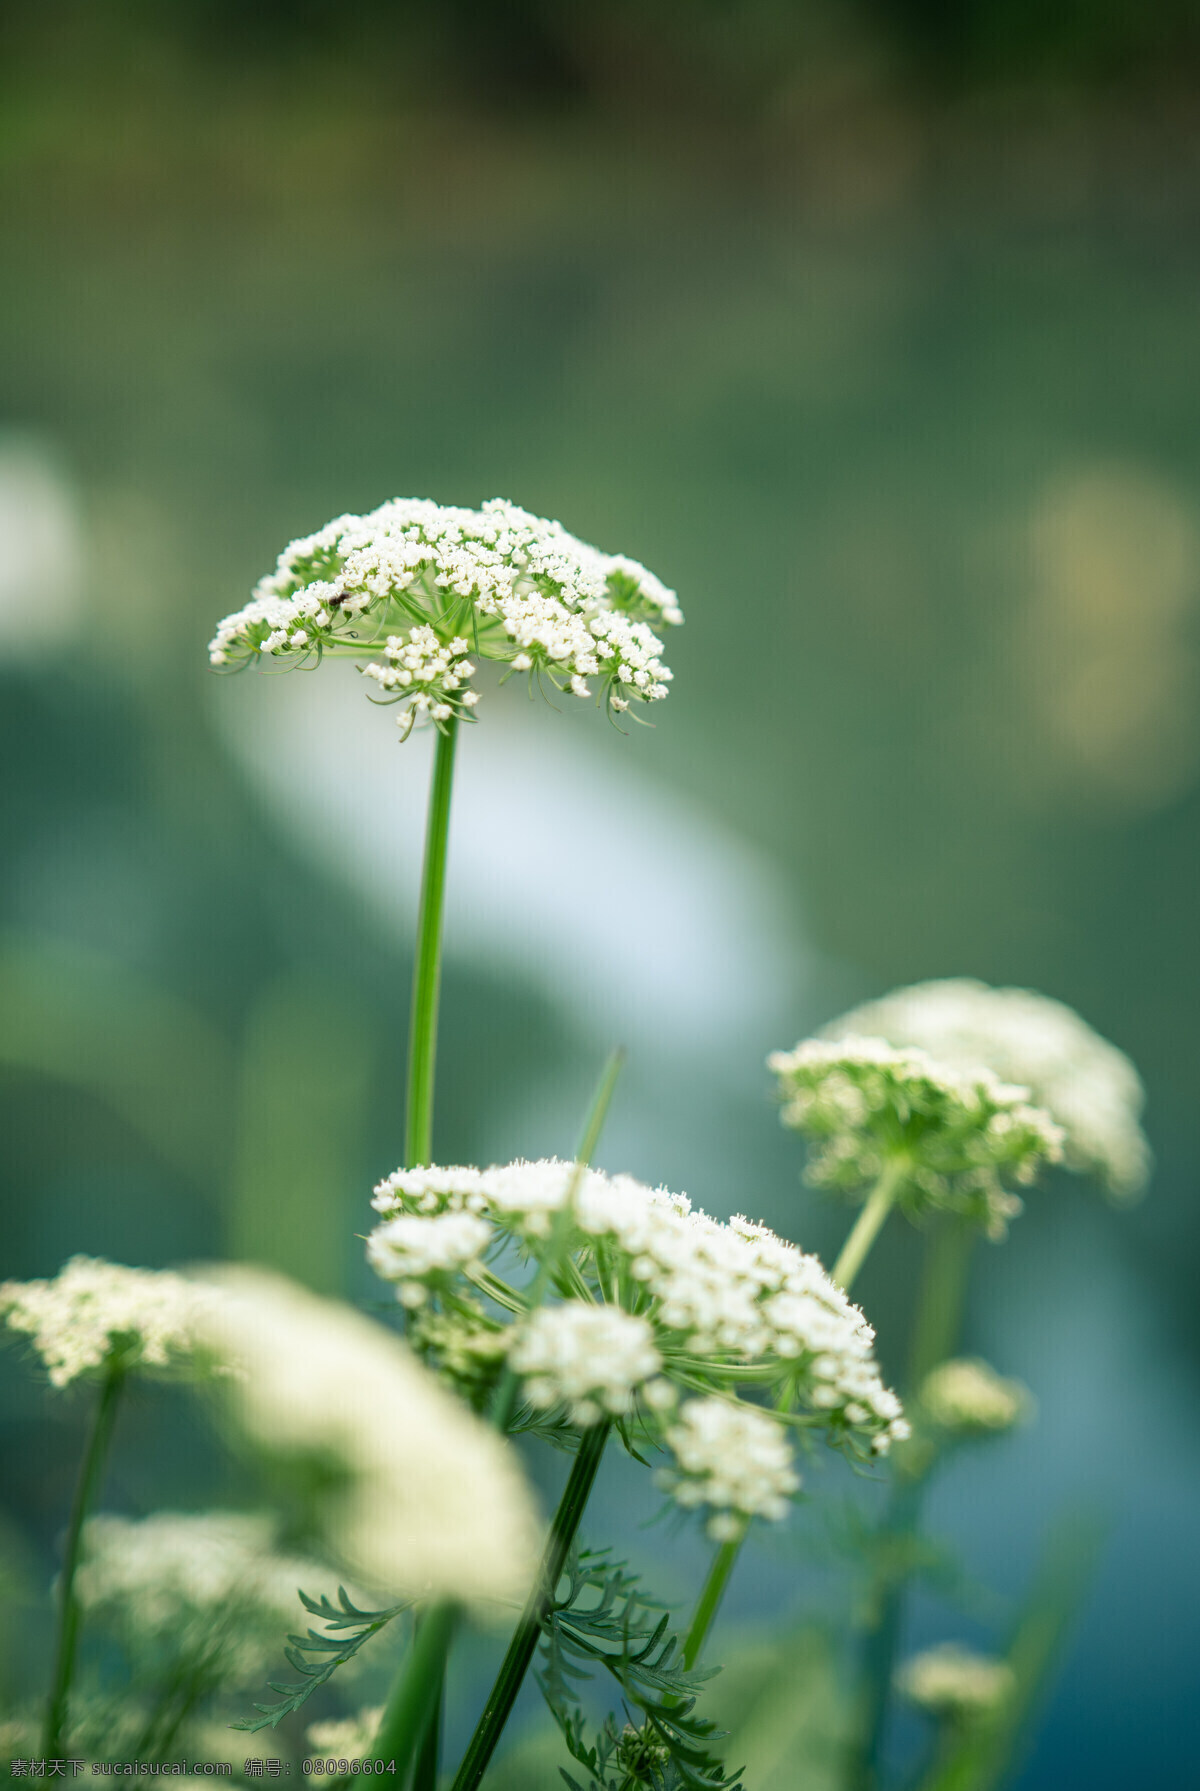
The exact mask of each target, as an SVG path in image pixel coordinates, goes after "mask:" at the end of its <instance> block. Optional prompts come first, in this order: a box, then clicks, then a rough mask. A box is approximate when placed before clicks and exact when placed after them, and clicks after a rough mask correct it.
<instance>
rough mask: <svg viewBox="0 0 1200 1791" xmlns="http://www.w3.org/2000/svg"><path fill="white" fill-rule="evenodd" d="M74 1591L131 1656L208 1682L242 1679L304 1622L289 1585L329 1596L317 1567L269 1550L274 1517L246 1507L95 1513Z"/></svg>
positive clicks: (326, 1578) (330, 1581) (329, 1585)
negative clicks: (136, 1515) (134, 1515)
mask: <svg viewBox="0 0 1200 1791" xmlns="http://www.w3.org/2000/svg"><path fill="white" fill-rule="evenodd" d="M83 1538H84V1560H83V1564H82V1566H81V1567H80V1568H79V1569H78V1571H77V1573H76V1575H75V1595H76V1597H77V1598H78V1600H79V1603H80V1604H81V1605H82V1606H83V1608H84V1610H85V1611H86V1612H88V1613H89V1614H90V1615H92V1616H98V1617H101V1618H103V1619H105V1620H107V1622H108V1624H109V1625H110V1627H112V1628H113V1629H115V1630H116V1631H117V1632H118V1633H119V1634H120V1635H121V1636H122V1638H123V1639H124V1641H125V1642H126V1645H127V1646H129V1647H130V1648H131V1649H132V1650H133V1651H134V1652H135V1653H136V1654H137V1655H138V1656H139V1657H143V1656H144V1657H146V1658H147V1659H149V1660H150V1661H151V1662H152V1663H154V1664H156V1665H158V1666H163V1665H167V1664H169V1663H174V1664H175V1665H176V1666H178V1665H179V1664H180V1663H181V1662H182V1661H184V1660H185V1659H186V1661H187V1663H188V1668H187V1670H188V1671H189V1672H190V1673H191V1674H192V1676H194V1677H198V1676H200V1675H201V1674H202V1675H203V1678H204V1682H205V1684H206V1685H208V1686H216V1685H218V1684H221V1685H236V1684H246V1683H249V1682H250V1681H252V1680H254V1679H256V1678H257V1677H259V1676H260V1674H261V1673H262V1671H263V1670H264V1669H266V1668H267V1667H268V1666H269V1665H270V1664H271V1663H272V1662H273V1661H275V1660H276V1659H277V1658H278V1656H279V1653H280V1648H281V1638H282V1636H283V1635H285V1634H286V1633H287V1631H288V1630H289V1629H295V1628H297V1627H300V1626H302V1624H307V1623H308V1622H309V1618H308V1617H307V1616H306V1615H305V1613H304V1608H303V1606H302V1605H301V1603H300V1599H299V1595H298V1592H299V1588H301V1587H303V1589H304V1590H305V1591H306V1592H307V1593H308V1594H309V1595H310V1596H311V1597H319V1596H320V1595H321V1593H326V1594H327V1595H328V1596H329V1597H331V1598H336V1595H337V1583H338V1582H337V1576H336V1575H335V1574H334V1573H333V1572H332V1571H331V1569H330V1568H328V1567H327V1566H322V1565H320V1564H319V1563H317V1562H314V1561H310V1560H303V1559H299V1558H295V1557H291V1556H287V1555H281V1554H279V1553H277V1552H276V1550H275V1547H274V1541H275V1521H274V1519H273V1518H271V1517H269V1516H267V1515H264V1514H260V1513H252V1512H239V1511H205V1512H178V1511H158V1512H155V1513H153V1514H152V1515H151V1516H150V1517H145V1518H140V1519H131V1518H124V1517H110V1516H107V1515H103V1516H100V1517H93V1518H90V1519H89V1520H88V1522H87V1524H86V1525H85V1527H84V1532H83Z"/></svg>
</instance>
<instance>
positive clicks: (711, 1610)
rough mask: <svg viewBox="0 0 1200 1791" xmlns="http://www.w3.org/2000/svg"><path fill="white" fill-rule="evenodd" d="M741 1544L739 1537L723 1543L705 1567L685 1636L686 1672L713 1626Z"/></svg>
mask: <svg viewBox="0 0 1200 1791" xmlns="http://www.w3.org/2000/svg"><path fill="white" fill-rule="evenodd" d="M741 1546H742V1540H741V1538H740V1537H739V1538H738V1540H737V1541H736V1542H723V1543H722V1544H721V1546H720V1548H719V1549H718V1550H717V1552H716V1554H715V1555H714V1556H713V1564H712V1566H711V1567H710V1568H709V1570H708V1578H707V1579H706V1580H705V1582H704V1590H703V1591H702V1592H701V1594H700V1597H699V1599H698V1601H697V1604H696V1609H695V1612H694V1613H693V1616H692V1621H691V1625H690V1627H689V1629H688V1632H687V1635H686V1637H685V1638H684V1643H683V1664H684V1668H685V1669H686V1670H687V1671H689V1672H690V1671H691V1669H692V1668H693V1667H694V1666H695V1664H696V1662H697V1661H698V1660H699V1658H700V1650H701V1649H702V1648H703V1646H704V1644H705V1641H706V1640H707V1638H708V1632H709V1630H710V1629H711V1628H712V1625H713V1618H714V1617H715V1616H716V1614H717V1607H718V1605H719V1604H720V1602H721V1598H722V1595H723V1593H724V1591H725V1587H726V1586H727V1585H728V1583H729V1576H730V1574H731V1573H732V1572H733V1564H734V1562H735V1561H736V1560H737V1558H738V1553H739V1550H740V1549H741Z"/></svg>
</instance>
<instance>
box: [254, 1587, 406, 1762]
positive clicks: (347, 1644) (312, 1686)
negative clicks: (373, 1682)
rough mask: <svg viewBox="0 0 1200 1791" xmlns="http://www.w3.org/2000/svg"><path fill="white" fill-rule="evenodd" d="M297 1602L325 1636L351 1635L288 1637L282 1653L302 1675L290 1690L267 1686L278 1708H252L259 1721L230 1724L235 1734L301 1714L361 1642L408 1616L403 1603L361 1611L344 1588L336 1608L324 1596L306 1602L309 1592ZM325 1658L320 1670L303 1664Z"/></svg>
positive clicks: (285, 1686)
mask: <svg viewBox="0 0 1200 1791" xmlns="http://www.w3.org/2000/svg"><path fill="white" fill-rule="evenodd" d="M299 1597H300V1602H301V1604H302V1605H303V1606H304V1608H305V1610H306V1611H308V1612H309V1614H310V1615H311V1616H313V1617H317V1618H319V1620H320V1621H321V1622H322V1623H324V1624H325V1626H326V1632H328V1631H329V1630H342V1631H351V1632H352V1633H350V1634H345V1633H343V1634H342V1635H330V1634H328V1633H325V1634H323V1635H322V1634H319V1633H318V1632H317V1631H316V1630H315V1629H309V1630H307V1631H306V1632H305V1634H304V1635H302V1636H296V1635H289V1637H288V1644H289V1645H288V1646H287V1647H286V1648H285V1649H284V1651H283V1652H284V1654H285V1655H286V1656H287V1659H288V1662H289V1664H290V1665H291V1666H293V1667H295V1669H296V1671H297V1672H298V1673H299V1674H301V1675H302V1677H301V1678H300V1679H298V1680H297V1681H296V1682H295V1683H294V1684H291V1685H289V1684H277V1683H276V1681H275V1680H273V1679H272V1680H270V1681H269V1684H270V1688H271V1690H272V1691H273V1692H278V1693H279V1694H280V1701H279V1703H278V1704H256V1705H255V1706H254V1708H255V1709H256V1710H257V1711H258V1712H259V1713H260V1714H259V1715H258V1716H257V1717H253V1716H248V1717H244V1718H243V1719H242V1721H241V1722H238V1723H231V1724H230V1727H231V1728H233V1729H247V1730H249V1731H250V1733H251V1734H254V1733H256V1732H257V1731H258V1730H259V1729H273V1728H275V1726H276V1724H278V1723H280V1722H282V1721H283V1718H284V1717H285V1716H290V1715H291V1714H292V1711H293V1710H299V1708H300V1706H301V1704H303V1703H304V1702H305V1700H306V1699H307V1698H309V1697H311V1696H312V1694H313V1692H315V1691H316V1689H317V1687H318V1686H319V1685H324V1684H325V1682H326V1681H327V1680H328V1679H331V1678H332V1677H333V1675H334V1674H335V1673H336V1672H337V1670H338V1668H339V1667H341V1666H344V1665H345V1663H346V1662H347V1661H348V1660H350V1659H352V1658H353V1656H354V1655H356V1654H357V1653H358V1651H359V1649H360V1648H361V1647H362V1645H363V1643H364V1642H369V1641H370V1639H371V1637H372V1636H375V1635H378V1634H379V1631H380V1630H381V1629H384V1628H386V1627H387V1625H388V1624H389V1623H390V1622H391V1621H392V1618H393V1617H398V1616H399V1615H400V1613H401V1611H406V1610H407V1609H408V1607H409V1605H410V1604H411V1603H412V1600H411V1599H405V1600H404V1602H403V1604H394V1605H391V1606H389V1608H388V1609H387V1610H384V1611H360V1610H358V1609H357V1608H356V1607H355V1606H354V1605H353V1604H351V1602H350V1600H349V1598H347V1596H346V1588H345V1587H344V1586H339V1587H338V1603H337V1604H333V1603H331V1602H330V1600H329V1598H328V1597H327V1596H326V1595H325V1594H324V1593H322V1595H321V1597H320V1598H310V1597H309V1596H308V1594H307V1592H301V1593H300V1594H299ZM309 1654H315V1655H317V1656H318V1657H320V1656H321V1655H324V1656H325V1659H324V1660H321V1661H320V1664H319V1665H314V1664H312V1663H310V1662H309V1661H308V1660H306V1659H305V1656H306V1655H309Z"/></svg>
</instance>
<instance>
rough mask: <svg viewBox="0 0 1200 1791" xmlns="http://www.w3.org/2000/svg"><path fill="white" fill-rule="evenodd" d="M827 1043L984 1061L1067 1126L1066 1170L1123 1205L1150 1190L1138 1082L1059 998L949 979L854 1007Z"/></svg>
mask: <svg viewBox="0 0 1200 1791" xmlns="http://www.w3.org/2000/svg"><path fill="white" fill-rule="evenodd" d="M822 1037H824V1038H829V1039H845V1038H850V1037H860V1038H861V1037H870V1038H883V1039H887V1040H888V1042H889V1043H890V1044H892V1045H901V1046H903V1045H916V1046H919V1047H920V1048H921V1049H922V1050H925V1051H928V1052H929V1053H930V1055H931V1056H933V1057H935V1058H936V1059H937V1060H938V1062H939V1063H944V1064H948V1065H949V1066H951V1067H952V1068H954V1069H958V1070H971V1069H974V1068H976V1067H977V1066H979V1065H984V1066H986V1067H987V1068H988V1069H989V1070H991V1071H992V1072H993V1073H994V1074H995V1075H997V1076H999V1077H1001V1078H1002V1079H1003V1080H1004V1081H1006V1082H1017V1083H1023V1084H1025V1085H1026V1086H1027V1087H1028V1088H1029V1090H1030V1093H1031V1098H1032V1099H1033V1101H1034V1102H1036V1103H1037V1105H1038V1106H1040V1107H1044V1108H1046V1109H1047V1111H1048V1112H1049V1113H1050V1116H1051V1118H1052V1119H1054V1121H1055V1122H1056V1123H1057V1124H1058V1125H1060V1126H1061V1127H1062V1128H1063V1132H1064V1161H1065V1164H1066V1166H1067V1168H1068V1169H1073V1170H1076V1171H1078V1172H1080V1173H1082V1174H1090V1175H1094V1176H1095V1177H1096V1178H1097V1180H1098V1181H1099V1182H1100V1183H1101V1185H1102V1186H1103V1187H1104V1189H1105V1191H1106V1192H1107V1193H1108V1194H1109V1196H1110V1197H1111V1198H1112V1199H1113V1200H1114V1201H1117V1202H1126V1201H1130V1200H1135V1199H1137V1198H1138V1196H1139V1195H1141V1194H1142V1193H1144V1191H1145V1187H1146V1183H1147V1181H1148V1179H1149V1174H1150V1169H1151V1164H1152V1158H1151V1153H1150V1147H1149V1145H1148V1143H1147V1142H1146V1137H1145V1134H1144V1132H1143V1131H1142V1126H1141V1115H1142V1109H1143V1107H1144V1105H1145V1091H1144V1090H1143V1088H1142V1082H1141V1078H1140V1077H1139V1075H1138V1073H1137V1070H1136V1069H1135V1068H1134V1066H1133V1064H1132V1063H1131V1062H1130V1061H1129V1059H1128V1057H1126V1056H1125V1053H1124V1052H1123V1051H1119V1050H1118V1049H1117V1047H1116V1046H1115V1045H1111V1044H1109V1042H1108V1040H1107V1039H1103V1038H1101V1037H1100V1034H1099V1033H1097V1032H1094V1031H1093V1030H1092V1028H1091V1027H1090V1026H1089V1025H1088V1024H1087V1023H1086V1021H1084V1020H1082V1019H1081V1018H1080V1017H1079V1015H1078V1014H1077V1013H1075V1011H1074V1009H1072V1008H1069V1007H1067V1006H1066V1005H1065V1003H1063V1002H1061V1001H1052V1000H1050V999H1049V998H1048V997H1047V996H1045V995H1038V994H1035V993H1034V992H1033V991H1032V990H1030V989H993V988H989V986H988V985H987V984H986V983H981V982H976V981H974V980H973V979H971V978H969V977H949V978H946V979H943V980H941V981H936V982H927V983H915V984H913V985H912V986H911V987H909V988H904V989H896V990H894V991H893V992H892V994H890V995H885V996H883V997H882V999H881V1000H878V1001H869V1002H867V1003H865V1004H864V1005H863V1006H862V1007H857V1008H854V1009H853V1010H852V1012H850V1013H848V1014H843V1015H842V1017H841V1018H840V1019H838V1020H834V1021H833V1022H831V1024H830V1025H829V1026H826V1027H825V1028H824V1029H823V1032H822Z"/></svg>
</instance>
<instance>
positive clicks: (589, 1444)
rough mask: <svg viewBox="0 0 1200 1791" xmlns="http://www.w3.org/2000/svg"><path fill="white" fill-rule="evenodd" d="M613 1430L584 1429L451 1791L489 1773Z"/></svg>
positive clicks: (469, 1789)
mask: <svg viewBox="0 0 1200 1791" xmlns="http://www.w3.org/2000/svg"><path fill="white" fill-rule="evenodd" d="M611 1428H612V1426H611V1425H610V1424H609V1423H607V1422H604V1423H601V1424H593V1425H592V1427H591V1429H590V1430H586V1431H585V1432H584V1434H583V1437H582V1439H581V1441H580V1444H579V1452H578V1454H577V1455H576V1457H575V1462H574V1465H573V1467H572V1469H571V1477H570V1479H569V1480H568V1481H567V1484H566V1488H565V1490H564V1492H563V1496H562V1498H561V1499H560V1500H559V1502H558V1510H557V1511H556V1512H555V1513H554V1519H553V1522H552V1523H551V1525H550V1535H549V1537H548V1539H547V1542H546V1550H545V1553H544V1554H543V1556H542V1563H541V1567H540V1568H539V1570H538V1576H537V1579H536V1580H535V1581H534V1585H533V1590H532V1591H531V1592H530V1594H529V1598H528V1601H527V1603H526V1605H525V1609H524V1611H523V1612H522V1614H521V1620H520V1622H519V1623H518V1624H517V1627H516V1630H515V1632H514V1634H513V1639H512V1641H511V1642H510V1643H509V1645H508V1653H507V1654H506V1655H505V1656H504V1659H503V1661H502V1662H501V1665H500V1671H499V1672H498V1673H497V1675H496V1682H495V1684H494V1685H493V1686H492V1689H491V1693H490V1695H489V1697H488V1701H487V1703H486V1704H485V1705H484V1707H483V1714H482V1715H481V1716H480V1718H479V1721H478V1723H477V1724H476V1727H475V1733H474V1735H472V1737H471V1741H470V1745H469V1747H468V1748H467V1751H466V1753H465V1755H464V1756H463V1762H462V1765H461V1766H460V1767H459V1769H458V1776H457V1777H456V1778H455V1780H454V1785H453V1791H475V1787H476V1786H477V1785H478V1783H479V1781H480V1779H481V1778H482V1777H483V1775H484V1773H485V1772H486V1771H487V1768H488V1763H489V1761H490V1760H491V1757H492V1755H493V1753H494V1752H495V1749H496V1743H497V1742H498V1741H499V1739H500V1736H501V1733H502V1731H503V1729H504V1725H505V1723H506V1722H507V1721H508V1718H509V1715H510V1713H511V1711H512V1707H513V1705H514V1703H515V1702H516V1697H517V1693H518V1692H519V1691H520V1689H521V1684H522V1681H523V1680H524V1678H525V1674H526V1673H527V1672H528V1670H529V1663H530V1661H531V1660H532V1659H533V1654H534V1650H535V1648H536V1647H537V1645H538V1639H539V1637H540V1636H541V1633H542V1624H543V1623H544V1621H545V1619H546V1614H547V1612H548V1611H549V1609H550V1606H551V1604H552V1602H553V1600H554V1594H555V1591H556V1589H557V1586H558V1582H559V1580H560V1578H561V1577H562V1571H563V1568H564V1566H565V1565H566V1560H567V1556H568V1554H569V1553H570V1550H571V1544H572V1543H573V1542H574V1540H575V1532H576V1531H577V1530H578V1528H579V1520H580V1518H581V1517H582V1516H583V1509H584V1506H585V1505H586V1504H587V1502H588V1496H589V1494H590V1493H591V1490H592V1486H593V1483H594V1481H595V1479H596V1472H597V1470H598V1468H599V1466H600V1458H601V1456H602V1455H603V1454H604V1445H605V1443H606V1442H607V1441H608V1433H609V1431H610V1429H611Z"/></svg>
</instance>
